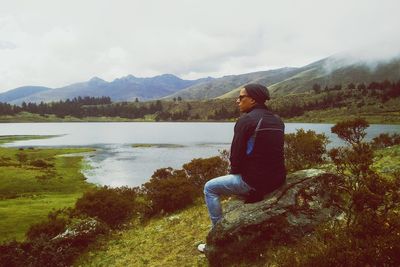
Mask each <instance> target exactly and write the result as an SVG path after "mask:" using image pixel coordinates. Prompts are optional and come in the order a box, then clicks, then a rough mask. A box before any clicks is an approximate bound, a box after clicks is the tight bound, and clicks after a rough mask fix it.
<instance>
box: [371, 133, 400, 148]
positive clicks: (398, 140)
mask: <svg viewBox="0 0 400 267" xmlns="http://www.w3.org/2000/svg"><path fill="white" fill-rule="evenodd" d="M371 144H372V146H373V147H374V148H376V149H378V148H385V147H389V146H394V145H398V144H400V134H396V133H395V134H392V135H390V134H387V133H382V134H380V135H378V136H377V137H375V138H373V139H372V142H371Z"/></svg>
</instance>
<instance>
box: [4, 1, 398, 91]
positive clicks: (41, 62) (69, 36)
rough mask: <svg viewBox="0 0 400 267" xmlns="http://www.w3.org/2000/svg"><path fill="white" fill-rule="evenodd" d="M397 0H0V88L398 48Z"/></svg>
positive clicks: (239, 67)
mask: <svg viewBox="0 0 400 267" xmlns="http://www.w3.org/2000/svg"><path fill="white" fill-rule="evenodd" d="M399 10H400V1H398V0H376V1H375V0H335V1H332V0H314V1H311V0H301V1H300V0H291V1H290V0H279V1H278V0H241V1H236V0H196V1H195V0H142V1H139V0H113V1H111V0H107V1H106V0H64V1H60V0H26V1H23V0H12V1H8V0H0V92H4V91H6V90H10V89H13V88H16V87H19V86H24V85H41V86H48V87H53V88H55V87H61V86H65V85H68V84H71V83H75V82H81V81H86V80H89V79H90V78H92V77H94V76H98V77H100V78H102V79H104V80H107V81H112V80H114V79H115V78H119V77H122V76H126V75H128V74H132V75H135V76H137V77H151V76H155V75H159V74H164V73H171V74H175V75H177V76H179V77H181V78H184V79H195V78H200V77H206V76H212V77H221V76H223V75H229V74H241V73H246V72H252V71H258V70H268V69H274V68H279V67H285V66H293V67H299V66H303V65H306V64H309V63H311V62H313V61H316V60H319V59H322V58H324V57H328V56H331V55H334V54H337V53H342V52H348V51H352V52H351V53H352V54H354V55H357V56H358V57H364V58H366V59H368V60H369V59H371V60H375V59H387V58H389V57H393V56H397V55H399V54H400V15H399Z"/></svg>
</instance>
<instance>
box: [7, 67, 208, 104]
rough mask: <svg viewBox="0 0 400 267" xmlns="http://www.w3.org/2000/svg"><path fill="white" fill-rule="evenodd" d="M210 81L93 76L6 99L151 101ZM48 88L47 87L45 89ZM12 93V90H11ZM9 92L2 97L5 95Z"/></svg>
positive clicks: (167, 75)
mask: <svg viewBox="0 0 400 267" xmlns="http://www.w3.org/2000/svg"><path fill="white" fill-rule="evenodd" d="M211 79H212V78H204V79H198V80H182V79H180V78H178V77H176V76H174V75H172V74H164V75H159V76H155V77H151V78H137V77H135V76H133V75H128V76H126V77H122V78H118V79H115V80H114V81H112V82H107V81H104V80H102V79H100V78H98V77H94V78H92V79H90V80H89V81H87V82H81V83H75V84H71V85H68V86H65V87H61V88H57V89H52V90H43V91H37V92H36V91H27V92H24V94H21V96H20V97H13V98H9V99H8V100H7V102H11V103H13V104H20V103H22V102H23V101H25V102H41V101H43V102H51V101H59V100H65V99H67V98H69V99H72V98H74V97H78V96H92V97H101V96H109V97H111V99H112V100H113V101H133V100H135V99H136V98H138V99H140V100H151V99H157V98H161V97H163V96H166V95H170V94H172V93H175V92H176V91H179V90H181V89H183V88H186V87H189V86H192V85H194V84H197V83H202V82H207V81H209V80H211ZM48 89H49V88H48ZM12 91H13V90H12ZM9 92H11V91H8V92H6V93H4V94H7V93H9Z"/></svg>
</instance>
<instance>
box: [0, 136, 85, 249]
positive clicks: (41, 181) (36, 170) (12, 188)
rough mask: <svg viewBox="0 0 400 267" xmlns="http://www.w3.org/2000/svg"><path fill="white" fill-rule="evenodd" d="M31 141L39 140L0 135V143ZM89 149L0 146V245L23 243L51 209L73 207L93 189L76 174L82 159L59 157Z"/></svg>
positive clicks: (79, 173)
mask: <svg viewBox="0 0 400 267" xmlns="http://www.w3.org/2000/svg"><path fill="white" fill-rule="evenodd" d="M31 138H43V137H38V136H35V137H34V136H6V137H5V136H2V137H0V140H1V142H2V143H4V142H10V141H15V140H25V139H31ZM91 150H92V149H88V148H60V149H38V148H29V149H21V148H4V147H0V242H5V241H9V240H12V239H16V240H18V241H22V240H24V238H25V233H26V231H27V230H28V229H29V227H30V226H31V225H32V224H35V223H38V222H40V221H42V220H44V219H45V218H46V217H47V215H48V213H49V212H50V211H52V210H54V209H61V208H64V207H71V206H73V205H74V204H75V201H76V199H77V198H79V197H80V196H81V195H82V193H83V192H84V191H85V190H86V189H88V188H89V187H91V186H93V185H91V184H89V183H87V182H86V180H85V177H84V176H83V174H82V173H81V172H80V169H81V163H82V162H81V160H82V156H73V157H61V155H65V154H71V153H79V152H87V151H91Z"/></svg>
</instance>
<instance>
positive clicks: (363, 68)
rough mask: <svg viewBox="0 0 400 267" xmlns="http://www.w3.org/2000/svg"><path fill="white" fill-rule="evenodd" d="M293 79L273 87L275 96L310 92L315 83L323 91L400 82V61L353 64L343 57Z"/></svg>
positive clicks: (307, 69) (316, 65)
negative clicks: (359, 85)
mask: <svg viewBox="0 0 400 267" xmlns="http://www.w3.org/2000/svg"><path fill="white" fill-rule="evenodd" d="M300 70H301V71H300V72H298V73H297V74H296V75H293V76H292V77H290V78H288V79H285V80H282V81H280V82H278V83H275V84H273V85H271V86H270V87H269V89H270V91H271V93H272V94H276V95H287V94H291V93H303V92H306V91H310V90H311V89H312V87H313V85H314V84H319V85H320V86H321V88H322V89H323V88H325V87H326V86H328V87H333V86H335V85H342V86H344V87H345V86H347V85H348V84H349V83H354V84H358V83H364V84H368V83H370V82H373V81H376V82H383V81H384V80H388V81H392V82H395V81H398V80H400V59H399V58H397V59H396V58H395V59H392V60H389V61H381V62H375V63H373V64H371V63H368V62H365V61H352V62H349V60H347V59H345V58H341V57H340V56H334V57H329V58H325V59H323V60H319V61H317V62H314V63H312V64H309V65H307V66H305V67H302V68H300Z"/></svg>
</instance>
